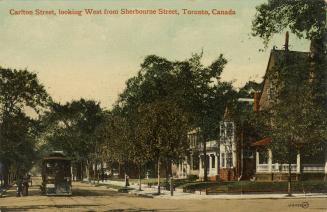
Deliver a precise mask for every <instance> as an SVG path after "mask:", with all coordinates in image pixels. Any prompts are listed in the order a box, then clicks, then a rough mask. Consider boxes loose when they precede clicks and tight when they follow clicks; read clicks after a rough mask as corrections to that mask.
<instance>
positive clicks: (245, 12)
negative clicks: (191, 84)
mask: <svg viewBox="0 0 327 212" xmlns="http://www.w3.org/2000/svg"><path fill="white" fill-rule="evenodd" d="M263 2H266V1H264V0H255V1H254V0H218V1H212V0H206V1H196V0H179V1H177V0H175V1H174V0H170V1H168V0H166V1H155V0H149V1H145V0H141V1H137V3H136V2H135V1H131V0H122V1H92V2H91V1H89V2H87V1H78V2H77V1H76V0H71V1H61V0H58V1H55V3H53V1H51V2H50V1H33V3H32V2H31V1H26V2H23V1H18V0H17V1H7V0H4V1H0V26H1V32H2V33H1V34H0V39H1V42H0V48H1V51H0V64H1V66H2V67H11V68H28V69H29V70H31V71H34V72H36V73H38V76H39V79H40V81H41V82H42V83H43V84H44V85H45V87H46V89H47V90H48V92H49V94H50V95H51V96H52V97H53V98H54V99H55V100H56V101H60V102H66V101H70V100H72V99H79V98H80V97H84V98H90V99H95V100H98V101H100V102H101V103H102V104H101V105H102V106H103V107H107V108H110V107H111V105H112V104H113V103H114V102H115V101H116V100H117V98H118V94H119V93H121V92H122V91H123V89H124V87H125V81H126V80H127V79H129V78H130V77H132V76H134V75H135V74H136V73H137V71H138V70H139V69H140V63H141V62H142V61H143V59H144V58H145V57H146V56H147V55H150V54H156V55H160V56H162V57H166V58H167V59H169V60H184V59H186V58H189V57H190V56H191V54H192V53H195V52H201V50H202V49H203V51H204V56H203V63H204V64H209V63H210V62H211V61H212V60H213V59H215V58H216V57H217V56H218V55H219V54H220V53H222V54H224V55H225V57H226V59H227V60H228V64H227V65H226V68H225V69H224V72H223V74H222V79H223V80H235V82H234V86H235V87H239V86H242V85H244V84H245V83H246V82H247V81H248V80H250V79H251V80H256V81H259V82H260V81H261V79H262V77H263V75H264V73H265V69H266V65H267V63H268V56H269V50H270V49H271V48H272V46H274V45H276V46H277V47H278V48H282V45H283V44H284V35H279V36H276V37H275V38H274V39H273V40H272V42H270V45H269V46H268V48H267V50H266V51H264V52H260V51H258V50H259V49H261V48H264V45H263V43H262V40H260V39H259V38H254V37H251V36H250V34H251V21H252V19H253V17H254V14H255V6H257V5H260V4H261V3H263ZM38 8H40V9H84V8H94V9H110V8H112V9H114V8H116V9H121V8H144V9H147V8H149V9H150V8H151V9H153V8H154V9H159V8H167V9H174V8H177V9H183V8H187V9H206V8H207V9H214V8H218V9H233V10H235V11H236V15H235V16H230V17H224V16H217V17H215V16H173V15H169V16H159V15H157V16H153V15H151V16H140V15H139V16H137V15H133V16H131V15H130V16H121V15H116V16H82V17H80V16H55V17H49V16H12V15H10V14H9V10H10V9H33V10H34V9H38ZM290 49H291V50H298V51H308V49H309V42H308V41H306V40H298V39H296V38H295V36H294V35H292V34H291V36H290Z"/></svg>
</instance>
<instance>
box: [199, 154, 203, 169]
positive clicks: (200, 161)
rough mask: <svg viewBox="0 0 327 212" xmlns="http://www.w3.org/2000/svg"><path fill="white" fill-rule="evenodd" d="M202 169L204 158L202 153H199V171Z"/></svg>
mask: <svg viewBox="0 0 327 212" xmlns="http://www.w3.org/2000/svg"><path fill="white" fill-rule="evenodd" d="M201 169H202V159H201V155H199V172H201Z"/></svg>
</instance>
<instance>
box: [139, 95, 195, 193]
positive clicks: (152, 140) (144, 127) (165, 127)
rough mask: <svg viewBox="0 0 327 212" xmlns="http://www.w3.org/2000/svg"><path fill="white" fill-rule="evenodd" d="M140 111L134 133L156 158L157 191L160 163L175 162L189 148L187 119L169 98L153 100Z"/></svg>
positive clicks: (152, 156)
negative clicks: (167, 99) (165, 161)
mask: <svg viewBox="0 0 327 212" xmlns="http://www.w3.org/2000/svg"><path fill="white" fill-rule="evenodd" d="M139 110H140V114H142V116H141V117H140V120H139V126H138V128H137V132H138V133H139V139H140V140H141V141H143V142H142V143H140V144H141V147H142V146H143V147H146V148H145V149H147V152H148V153H150V155H151V158H153V159H155V160H156V161H157V164H158V165H157V169H158V193H160V163H161V162H162V161H164V160H167V161H174V162H177V161H178V160H180V159H181V158H183V156H184V155H185V154H186V152H187V150H188V148H189V144H188V142H187V138H186V132H187V129H188V124H187V118H186V116H185V115H184V112H183V111H182V110H181V109H180V108H179V107H178V105H176V103H174V102H172V101H156V102H153V103H149V104H145V105H142V106H141V107H140V109H139ZM137 147H138V146H137ZM142 149H143V148H142Z"/></svg>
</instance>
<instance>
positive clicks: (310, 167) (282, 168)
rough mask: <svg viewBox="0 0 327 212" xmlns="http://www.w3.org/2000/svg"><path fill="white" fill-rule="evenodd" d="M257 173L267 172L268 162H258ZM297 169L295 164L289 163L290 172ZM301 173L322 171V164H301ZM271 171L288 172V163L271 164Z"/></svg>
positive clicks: (323, 168)
mask: <svg viewBox="0 0 327 212" xmlns="http://www.w3.org/2000/svg"><path fill="white" fill-rule="evenodd" d="M256 171H257V173H267V172H269V164H258V165H257V170H256ZM296 171H297V164H291V172H293V173H295V172H296ZM302 171H303V173H324V172H325V165H324V164H302ZM271 172H274V173H276V172H281V173H287V172H288V164H278V163H275V164H271Z"/></svg>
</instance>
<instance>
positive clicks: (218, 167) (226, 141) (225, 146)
mask: <svg viewBox="0 0 327 212" xmlns="http://www.w3.org/2000/svg"><path fill="white" fill-rule="evenodd" d="M239 101H240V102H242V103H241V104H243V106H244V104H245V105H246V106H247V107H250V108H251V110H252V107H253V102H254V100H253V98H243V99H239ZM219 126H220V127H219V128H220V131H219V139H216V140H210V141H208V142H206V154H205V155H204V153H203V142H201V130H200V128H197V129H194V130H192V131H190V132H189V133H188V135H187V137H188V140H189V143H190V153H189V155H187V156H186V157H185V159H184V160H182V161H180V163H178V164H175V169H174V170H175V171H174V173H175V177H177V178H187V177H189V176H191V175H196V176H197V177H198V178H199V179H203V178H204V166H205V163H206V165H207V176H208V178H209V180H211V181H214V180H218V179H220V180H227V181H228V180H238V179H250V177H252V176H253V175H254V165H252V164H255V161H254V160H255V156H254V152H253V154H252V152H251V151H245V150H248V149H249V148H248V147H250V146H249V145H245V144H246V143H247V142H246V141H249V140H251V141H252V140H253V139H250V138H249V136H247V133H243V132H242V127H241V126H238V123H237V122H236V121H235V117H233V115H232V112H231V110H230V109H228V107H226V110H225V113H224V118H223V120H222V121H221V122H220V123H219Z"/></svg>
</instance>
